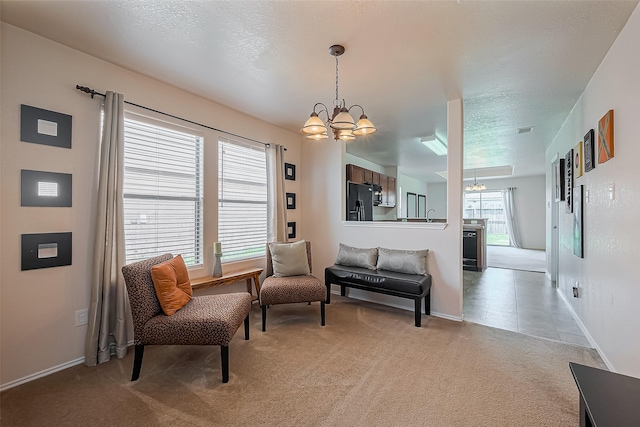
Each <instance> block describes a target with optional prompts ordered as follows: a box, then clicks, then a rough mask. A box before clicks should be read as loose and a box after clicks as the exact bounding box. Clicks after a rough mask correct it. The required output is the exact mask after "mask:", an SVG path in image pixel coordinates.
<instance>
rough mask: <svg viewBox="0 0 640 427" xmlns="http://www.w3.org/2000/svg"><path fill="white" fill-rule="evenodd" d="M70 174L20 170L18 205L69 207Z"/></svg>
mask: <svg viewBox="0 0 640 427" xmlns="http://www.w3.org/2000/svg"><path fill="white" fill-rule="evenodd" d="M71 185H72V180H71V174H68V173H57V172H42V171H33V170H27V169H22V170H21V171H20V205H21V206H43V207H71Z"/></svg>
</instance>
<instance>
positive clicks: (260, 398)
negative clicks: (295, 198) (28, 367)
mask: <svg viewBox="0 0 640 427" xmlns="http://www.w3.org/2000/svg"><path fill="white" fill-rule="evenodd" d="M334 298H335V300H334V301H333V302H332V303H331V305H328V306H327V326H325V327H324V328H323V327H321V326H320V315H319V306H318V304H317V303H316V304H314V305H312V306H308V305H305V304H299V305H289V306H274V307H271V308H270V309H269V313H268V317H269V319H268V321H269V323H268V327H267V332H266V333H262V332H260V322H259V314H260V312H259V308H258V307H257V306H255V305H254V307H253V310H252V313H251V321H252V325H251V340H249V341H244V340H243V339H242V338H243V335H242V328H241V330H240V331H239V333H238V334H237V335H236V336H235V337H234V339H233V342H232V345H231V348H230V356H231V359H230V361H231V363H230V365H231V377H230V382H229V383H228V384H222V383H221V380H220V356H219V355H220V351H219V348H218V347H195V346H194V347H191V346H189V347H180V346H163V347H159V346H151V347H148V348H147V349H146V352H145V353H146V354H145V359H144V362H143V364H142V372H141V376H140V379H139V380H138V381H137V382H135V383H132V382H130V381H129V378H130V375H131V366H132V362H133V357H132V353H133V352H130V354H129V355H128V356H127V357H126V358H125V359H122V360H115V359H114V360H112V361H111V362H108V363H105V364H103V365H100V366H98V367H94V368H87V367H84V366H76V367H73V368H70V369H67V370H65V371H61V372H58V373H55V374H52V375H50V376H48V377H45V378H42V379H39V380H36V381H33V382H31V383H28V384H24V385H21V386H18V387H15V388H13V389H10V390H7V391H5V392H3V393H2V395H1V412H0V413H1V419H0V423H1V424H2V426H3V427H7V426H23V425H24V426H45V425H46V426H48V425H55V426H85V425H118V426H154V425H171V426H187V425H189V426H211V425H220V426H256V425H266V426H534V425H535V426H568V425H577V423H578V392H577V389H576V386H575V383H574V381H573V378H572V376H571V373H570V370H569V361H574V362H578V363H582V364H586V365H591V366H596V367H603V366H604V365H603V364H602V362H601V360H600V358H599V357H598V355H597V353H596V352H595V351H594V350H590V349H586V348H583V347H578V346H572V345H568V344H562V343H558V342H553V341H548V340H544V339H538V338H533V337H530V336H526V335H520V334H517V333H513V332H508V331H504V330H500V329H493V328H489V327H486V326H481V325H476V324H472V323H458V322H452V321H448V320H443V319H439V318H435V317H429V316H424V317H423V326H422V328H416V327H415V326H413V313H412V312H409V311H404V310H399V309H394V308H390V307H385V306H381V305H376V304H372V303H366V302H361V301H356V300H350V299H348V298H342V297H334Z"/></svg>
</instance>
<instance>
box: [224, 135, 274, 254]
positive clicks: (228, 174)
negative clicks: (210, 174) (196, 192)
mask: <svg viewBox="0 0 640 427" xmlns="http://www.w3.org/2000/svg"><path fill="white" fill-rule="evenodd" d="M218 240H219V241H220V242H221V243H222V261H223V262H229V261H237V260H241V259H247V258H255V257H259V256H264V255H265V245H266V243H267V165H266V154H265V147H264V146H263V145H262V144H255V145H254V144H250V143H241V142H238V141H230V140H227V139H220V141H219V142H218Z"/></svg>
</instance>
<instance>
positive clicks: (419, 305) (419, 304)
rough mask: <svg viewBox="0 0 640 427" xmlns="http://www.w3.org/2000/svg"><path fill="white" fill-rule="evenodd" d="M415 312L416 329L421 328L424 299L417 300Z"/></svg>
mask: <svg viewBox="0 0 640 427" xmlns="http://www.w3.org/2000/svg"><path fill="white" fill-rule="evenodd" d="M414 301H415V312H416V327H418V328H419V327H420V324H421V323H422V313H420V309H421V308H422V298H416V299H415V300H414Z"/></svg>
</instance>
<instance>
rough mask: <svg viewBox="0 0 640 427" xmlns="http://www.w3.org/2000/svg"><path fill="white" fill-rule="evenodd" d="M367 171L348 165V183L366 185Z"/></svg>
mask: <svg viewBox="0 0 640 427" xmlns="http://www.w3.org/2000/svg"><path fill="white" fill-rule="evenodd" d="M364 172H365V169H364V168H361V167H360V166H356V165H347V181H351V182H355V183H356V184H364V178H365V176H364V175H365V173H364Z"/></svg>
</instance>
